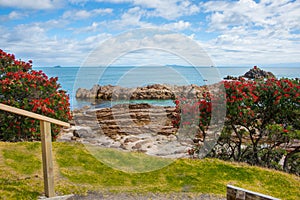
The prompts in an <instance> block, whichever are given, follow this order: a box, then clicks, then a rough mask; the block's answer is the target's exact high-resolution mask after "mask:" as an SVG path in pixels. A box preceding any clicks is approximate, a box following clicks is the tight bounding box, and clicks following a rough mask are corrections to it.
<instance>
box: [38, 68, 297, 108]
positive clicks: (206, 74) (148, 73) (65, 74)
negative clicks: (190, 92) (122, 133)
mask: <svg viewBox="0 0 300 200" xmlns="http://www.w3.org/2000/svg"><path fill="white" fill-rule="evenodd" d="M33 69H34V70H42V71H43V72H44V73H46V74H47V76H48V77H58V82H59V83H60V84H61V87H62V89H64V90H66V91H67V92H68V94H69V96H70V104H71V109H72V110H73V109H76V108H80V107H83V106H85V105H91V102H88V101H83V100H77V99H76V98H75V93H76V90H77V89H78V88H79V87H81V88H87V89H90V88H91V87H92V86H93V85H95V84H100V85H108V84H110V85H120V86H123V87H139V86H145V85H149V84H155V83H161V84H163V83H164V84H176V85H189V84H197V85H205V84H211V83H214V82H218V81H219V80H221V79H223V78H224V77H226V76H227V75H230V76H241V75H243V74H245V73H246V72H247V71H249V69H250V67H190V66H189V67H186V66H184V67H183V66H163V67H155V66H151V67H150V66H149V67H147V66H143V67H128V66H121V67H119V66H118V67H117V66H115V67H111V66H110V67H107V68H104V67H97V68H96V67H34V68H33ZM261 69H263V70H265V71H270V72H272V73H273V74H274V75H275V76H276V77H277V78H282V77H285V78H300V66H299V67H285V68H280V67H264V68H261ZM144 102H145V101H144ZM146 102H147V103H151V104H155V105H173V102H172V101H170V100H148V101H146ZM110 105H111V102H105V101H103V102H101V103H100V104H99V105H92V106H94V107H97V108H99V107H109V106H110Z"/></svg>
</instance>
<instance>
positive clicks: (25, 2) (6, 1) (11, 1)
mask: <svg viewBox="0 0 300 200" xmlns="http://www.w3.org/2000/svg"><path fill="white" fill-rule="evenodd" d="M0 6H4V7H13V8H22V9H34V10H44V9H54V8H58V7H61V6H62V1H60V0H0Z"/></svg>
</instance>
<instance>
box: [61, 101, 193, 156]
mask: <svg viewBox="0 0 300 200" xmlns="http://www.w3.org/2000/svg"><path fill="white" fill-rule="evenodd" d="M73 115H74V125H73V126H72V127H71V128H70V129H64V131H63V133H62V134H61V136H60V137H59V139H58V140H60V141H79V142H82V143H84V144H92V145H98V146H101V147H107V148H115V149H119V150H123V151H137V152H143V153H146V154H148V155H154V156H160V157H168V158H181V157H188V156H189V155H188V153H187V150H188V149H189V148H191V147H193V145H194V142H193V140H192V138H189V137H180V138H179V137H178V136H177V134H176V132H177V129H176V128H174V127H173V126H172V119H173V118H174V117H175V116H176V112H175V107H169V106H154V105H149V104H132V105H130V104H120V105H115V106H113V107H111V108H101V109H94V110H90V109H87V108H84V109H80V110H75V111H74V113H73Z"/></svg>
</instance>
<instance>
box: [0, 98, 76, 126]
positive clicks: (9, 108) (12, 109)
mask: <svg viewBox="0 0 300 200" xmlns="http://www.w3.org/2000/svg"><path fill="white" fill-rule="evenodd" d="M0 110H3V111H7V112H11V113H15V114H18V115H23V116H26V117H31V118H34V119H37V120H40V121H46V122H50V123H53V124H57V125H59V126H63V127H67V128H69V127H70V124H69V123H67V122H63V121H60V120H57V119H53V118H50V117H46V116H43V115H40V114H36V113H33V112H29V111H27V110H23V109H19V108H15V107H12V106H8V105H5V104H2V103H0Z"/></svg>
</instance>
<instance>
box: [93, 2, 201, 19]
mask: <svg viewBox="0 0 300 200" xmlns="http://www.w3.org/2000/svg"><path fill="white" fill-rule="evenodd" d="M96 1H97V2H110V3H131V4H133V5H135V6H138V7H142V8H144V9H150V10H151V11H150V10H147V15H148V16H155V17H163V18H165V19H177V18H179V17H181V16H189V15H193V14H196V13H199V11H200V8H199V6H198V5H196V4H193V3H192V2H191V1H189V0H183V1H182V0H163V1H162V0H151V1H149V0H96ZM152 9H153V10H152Z"/></svg>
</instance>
